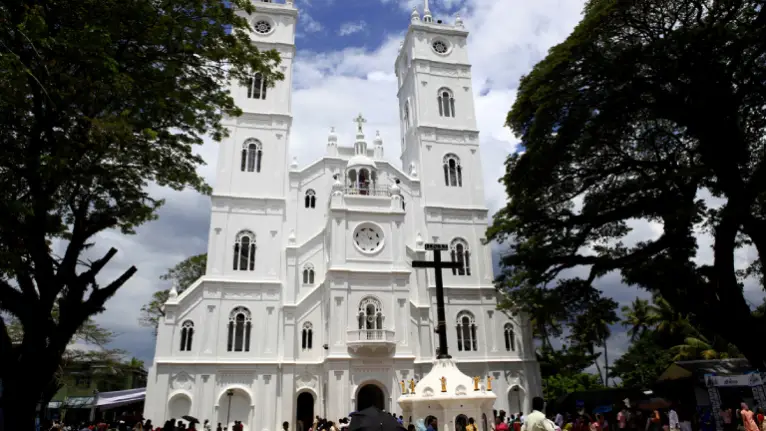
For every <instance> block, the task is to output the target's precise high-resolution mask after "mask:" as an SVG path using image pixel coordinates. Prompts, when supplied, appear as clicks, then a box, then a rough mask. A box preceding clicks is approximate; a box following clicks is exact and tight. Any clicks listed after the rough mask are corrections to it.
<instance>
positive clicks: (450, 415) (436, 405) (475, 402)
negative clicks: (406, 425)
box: [398, 359, 497, 430]
mask: <svg viewBox="0 0 766 431" xmlns="http://www.w3.org/2000/svg"><path fill="white" fill-rule="evenodd" d="M442 378H444V383H442ZM483 383H484V379H481V381H480V382H479V385H478V390H476V385H475V384H474V379H473V378H471V377H469V376H467V375H465V374H463V372H462V371H460V369H458V367H457V364H455V361H453V360H452V359H437V360H436V361H435V362H434V366H433V368H431V371H430V372H429V373H428V374H427V375H426V376H425V377H423V379H422V380H421V381H419V382H418V383H417V384H416V385H415V391H414V393H407V394H404V395H402V396H400V397H399V400H398V403H399V406H400V407H401V409H402V414H403V415H404V417H405V420H410V418H411V421H412V422H417V421H419V420H420V419H426V418H428V417H429V416H433V417H435V418H436V419H437V421H438V425H439V429H446V430H452V429H456V428H455V424H456V423H457V422H459V421H461V422H462V421H464V422H465V423H467V421H468V419H469V418H473V419H474V420H475V421H476V426H477V428H478V429H480V430H488V429H489V427H488V423H489V421H490V420H492V418H493V416H492V408H493V406H494V404H495V400H496V399H497V396H496V395H495V394H494V393H493V392H492V391H491V390H489V391H488V390H487V389H486V387H485V386H484V384H483ZM427 425H428V424H427V423H426V426H427Z"/></svg>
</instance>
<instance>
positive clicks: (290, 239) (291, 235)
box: [287, 229, 295, 244]
mask: <svg viewBox="0 0 766 431" xmlns="http://www.w3.org/2000/svg"><path fill="white" fill-rule="evenodd" d="M287 240H288V241H289V242H290V244H293V243H295V230H294V229H293V230H291V231H290V235H288V236H287Z"/></svg>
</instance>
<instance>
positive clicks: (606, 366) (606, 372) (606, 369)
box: [604, 338, 609, 388]
mask: <svg viewBox="0 0 766 431" xmlns="http://www.w3.org/2000/svg"><path fill="white" fill-rule="evenodd" d="M604 382H606V384H605V385H604V386H606V387H607V388H608V387H609V353H607V350H606V338H605V339H604Z"/></svg>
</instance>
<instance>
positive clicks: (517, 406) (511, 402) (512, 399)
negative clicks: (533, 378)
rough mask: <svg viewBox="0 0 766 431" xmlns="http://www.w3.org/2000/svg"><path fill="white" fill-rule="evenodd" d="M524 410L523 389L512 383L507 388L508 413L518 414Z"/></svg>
mask: <svg viewBox="0 0 766 431" xmlns="http://www.w3.org/2000/svg"><path fill="white" fill-rule="evenodd" d="M519 413H526V412H524V390H523V389H521V387H520V386H519V385H514V386H513V387H512V388H511V389H510V390H508V414H509V415H518V414H519Z"/></svg>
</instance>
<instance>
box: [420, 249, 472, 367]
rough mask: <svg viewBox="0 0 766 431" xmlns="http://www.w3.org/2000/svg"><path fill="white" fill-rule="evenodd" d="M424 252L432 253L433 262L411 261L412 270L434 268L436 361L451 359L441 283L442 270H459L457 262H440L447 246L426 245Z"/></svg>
mask: <svg viewBox="0 0 766 431" xmlns="http://www.w3.org/2000/svg"><path fill="white" fill-rule="evenodd" d="M425 248H426V251H431V250H432V251H433V252H434V260H433V261H432V262H431V261H427V260H413V261H412V267H413V268H434V284H436V318H437V322H438V323H437V330H436V331H437V332H438V333H439V355H438V356H437V359H443V358H451V357H452V356H450V354H449V352H448V351H447V318H446V317H445V313H444V282H443V281H442V269H445V268H459V267H460V263H458V262H442V251H446V250H448V249H449V247H447V244H426V245H425Z"/></svg>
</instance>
